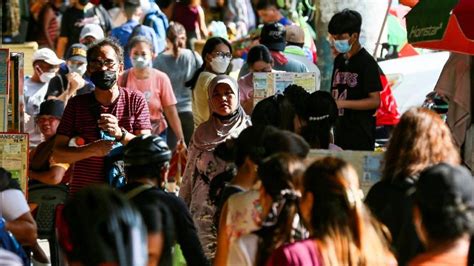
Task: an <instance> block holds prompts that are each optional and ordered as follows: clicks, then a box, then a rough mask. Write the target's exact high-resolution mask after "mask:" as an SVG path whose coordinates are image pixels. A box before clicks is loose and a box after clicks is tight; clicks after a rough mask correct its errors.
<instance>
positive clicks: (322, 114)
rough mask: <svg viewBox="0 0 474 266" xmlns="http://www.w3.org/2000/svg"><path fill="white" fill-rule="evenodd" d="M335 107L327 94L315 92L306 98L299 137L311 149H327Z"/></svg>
mask: <svg viewBox="0 0 474 266" xmlns="http://www.w3.org/2000/svg"><path fill="white" fill-rule="evenodd" d="M337 112H338V111H337V105H336V102H335V101H334V99H333V98H332V96H331V94H330V93H329V92H325V91H316V92H313V93H312V94H311V95H310V96H309V97H307V98H306V101H305V104H304V109H303V115H302V117H301V118H302V119H303V120H304V121H305V122H306V125H305V126H303V128H302V129H301V136H303V138H304V139H305V140H306V141H307V142H308V143H309V145H310V146H311V148H313V149H328V148H329V143H330V140H331V128H332V127H333V125H334V123H335V122H336V119H337V115H338V113H337Z"/></svg>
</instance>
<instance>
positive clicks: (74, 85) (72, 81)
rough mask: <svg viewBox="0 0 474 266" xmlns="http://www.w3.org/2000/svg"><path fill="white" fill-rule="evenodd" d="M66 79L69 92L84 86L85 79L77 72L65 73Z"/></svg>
mask: <svg viewBox="0 0 474 266" xmlns="http://www.w3.org/2000/svg"><path fill="white" fill-rule="evenodd" d="M66 77H67V81H68V83H69V90H71V92H73V93H74V92H76V91H77V90H78V89H80V88H82V87H84V85H85V84H86V81H85V80H84V79H83V78H82V77H81V75H79V74H78V73H75V72H72V73H68V74H67V75H66Z"/></svg>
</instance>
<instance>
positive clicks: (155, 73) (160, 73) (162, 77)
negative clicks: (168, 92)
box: [152, 68, 169, 80]
mask: <svg viewBox="0 0 474 266" xmlns="http://www.w3.org/2000/svg"><path fill="white" fill-rule="evenodd" d="M152 73H153V76H154V77H155V78H156V79H159V80H169V77H168V75H167V74H166V73H165V72H163V71H161V70H158V69H156V68H152Z"/></svg>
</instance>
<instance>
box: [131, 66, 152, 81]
mask: <svg viewBox="0 0 474 266" xmlns="http://www.w3.org/2000/svg"><path fill="white" fill-rule="evenodd" d="M132 71H133V74H134V75H135V77H136V78H137V79H147V78H148V77H149V76H150V68H149V67H145V68H138V67H134V68H132Z"/></svg>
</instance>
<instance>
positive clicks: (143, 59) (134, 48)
mask: <svg viewBox="0 0 474 266" xmlns="http://www.w3.org/2000/svg"><path fill="white" fill-rule="evenodd" d="M128 47H129V53H130V58H131V59H132V65H133V67H136V68H146V67H150V66H151V61H152V59H153V56H154V55H153V45H152V44H151V42H150V40H149V39H148V38H146V37H145V36H141V35H139V36H135V37H133V38H132V39H131V40H130V41H129V43H128Z"/></svg>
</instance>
